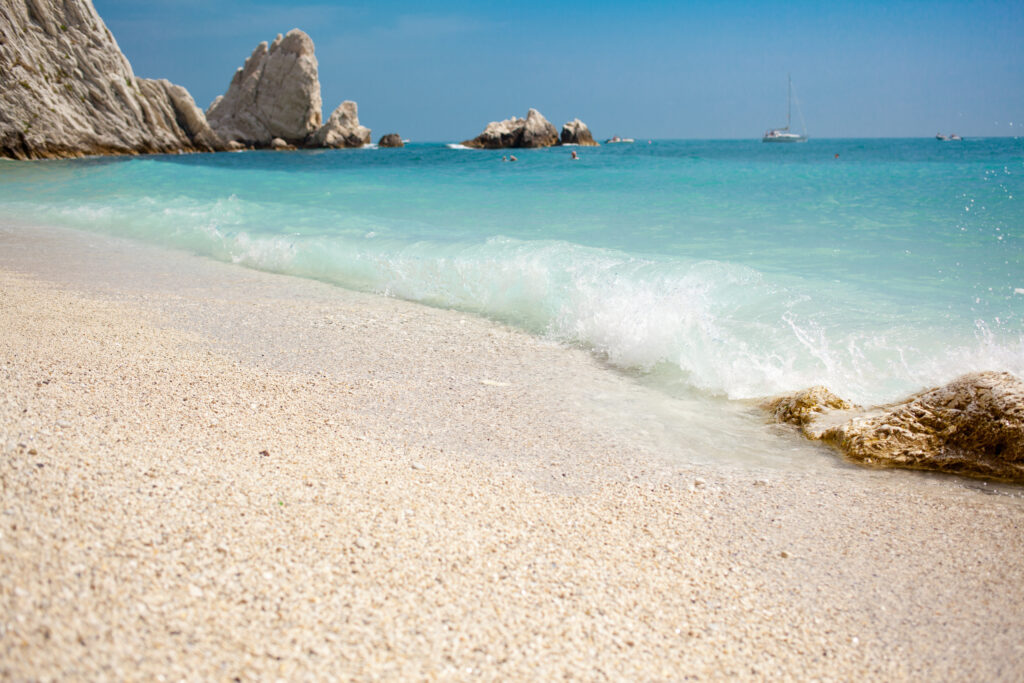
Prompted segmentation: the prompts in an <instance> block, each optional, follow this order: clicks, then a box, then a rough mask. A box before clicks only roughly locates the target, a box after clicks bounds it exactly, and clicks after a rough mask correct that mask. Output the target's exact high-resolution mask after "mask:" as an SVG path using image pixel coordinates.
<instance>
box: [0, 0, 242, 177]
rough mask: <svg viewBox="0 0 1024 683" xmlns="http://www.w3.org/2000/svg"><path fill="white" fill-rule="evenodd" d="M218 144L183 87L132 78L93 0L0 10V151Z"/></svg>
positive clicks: (124, 150) (18, 1) (18, 0)
mask: <svg viewBox="0 0 1024 683" xmlns="http://www.w3.org/2000/svg"><path fill="white" fill-rule="evenodd" d="M224 148H225V145H224V143H223V142H222V141H221V140H220V138H219V137H218V136H217V135H216V134H215V133H214V132H213V131H212V130H211V129H210V127H209V125H208V124H207V122H206V119H205V117H204V116H203V113H202V111H200V110H199V109H198V108H197V107H196V105H195V102H194V101H193V100H192V97H191V95H189V94H188V92H187V91H186V90H185V89H184V88H182V87H181V86H177V85H173V84H171V83H169V82H167V81H164V80H158V81H154V80H148V79H143V78H136V77H135V74H134V73H133V72H132V67H131V64H129V63H128V59H127V58H126V57H125V56H124V54H122V53H121V49H120V48H119V47H118V45H117V41H115V40H114V36H113V35H112V34H111V33H110V31H109V30H108V29H107V27H106V25H105V24H104V23H103V20H102V19H101V18H100V16H99V14H97V12H96V9H95V8H94V7H93V5H92V2H91V0H11V1H10V2H7V3H5V6H4V8H3V9H2V10H0V156H4V157H9V158H14V159H40V158H52V157H77V156H85V155H91V154H146V153H165V152H198V151H202V152H209V151H215V150H221V149H224Z"/></svg>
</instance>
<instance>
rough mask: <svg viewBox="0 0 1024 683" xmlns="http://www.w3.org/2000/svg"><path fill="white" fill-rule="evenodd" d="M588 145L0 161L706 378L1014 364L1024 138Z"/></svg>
mask: <svg viewBox="0 0 1024 683" xmlns="http://www.w3.org/2000/svg"><path fill="white" fill-rule="evenodd" d="M577 151H578V153H579V155H580V159H579V160H578V161H573V160H571V158H570V150H569V149H566V148H554V149H546V150H515V154H516V156H517V157H518V161H515V162H503V161H502V157H503V155H506V154H508V152H507V151H504V152H503V151H478V150H466V149H459V148H457V146H449V145H445V144H442V143H437V144H428V143H421V144H416V143H413V144H410V145H408V146H406V147H405V148H404V149H397V150H396V149H372V148H367V149H361V150H336V151H308V152H291V153H274V152H244V153H234V154H216V155H185V156H152V157H137V158H95V159H83V160H73V161H49V162H32V163H25V162H21V163H15V162H10V163H0V216H3V217H5V218H7V219H10V220H11V221H14V222H18V223H22V224H30V225H31V224H39V225H56V226H64V227H71V228H77V229H81V230H85V231H93V232H101V233H107V234H113V235H117V236H121V237H127V238H131V239H134V240H140V241H143V242H147V243H156V244H160V245H165V246H171V247H174V248H178V249H183V250H187V251H191V252H194V253H196V254H201V255H205V256H209V257H213V258H215V259H220V260H224V261H231V262H235V263H239V264H243V265H245V266H248V267H251V268H258V269H263V270H269V271H276V272H282V273H290V274H294V275H299V276H303V277H309V278H317V279H320V280H324V281H328V282H331V283H335V284H337V285H339V286H341V287H347V288H352V289H358V290H364V291H370V292H378V293H381V294H386V295H388V296H395V297H401V298H404V299H409V300H412V301H417V302H422V303H425V304H427V305H430V306H439V307H446V308H455V309H459V310H462V311H466V312H470V313H474V314H478V315H481V316H485V317H488V318H493V319H495V320H498V321H502V322H505V323H509V324H511V325H513V326H516V327H519V328H522V329H525V330H527V331H529V332H531V333H533V334H536V335H539V336H541V337H545V338H549V339H551V340H555V341H557V342H560V343H564V344H569V345H577V346H581V347H585V348H587V349H590V350H592V351H593V353H595V354H598V355H599V356H600V357H601V358H602V359H605V360H607V362H608V363H609V364H611V365H613V366H616V367H618V368H620V369H622V370H623V371H625V372H628V373H630V374H633V375H635V376H636V377H637V378H638V379H639V380H640V381H642V382H645V383H648V384H651V385H654V386H656V387H658V388H659V389H660V390H662V391H665V392H667V393H669V394H671V395H675V396H686V397H689V398H691V399H692V398H696V399H700V400H703V399H706V400H709V401H717V402H720V401H722V400H726V401H729V400H732V399H744V398H751V397H758V396H765V395H770V394H775V393H778V392H783V391H789V390H796V389H800V388H804V387H807V386H810V385H814V384H825V385H827V386H828V387H830V388H831V389H833V390H834V391H835V392H837V393H838V394H840V395H842V396H844V397H847V398H850V399H853V400H855V401H859V402H867V403H872V402H883V401H888V400H893V399H896V398H899V397H900V396H902V395H904V394H907V393H909V392H912V391H916V390H918V389H921V388H923V387H926V386H931V385H935V384H938V383H941V382H944V381H947V380H949V379H951V378H953V377H955V376H957V375H959V374H961V373H963V372H967V371H970V370H979V369H997V370H1010V371H1012V372H1015V373H1017V374H1020V375H1024V234H1022V232H1024V141H1022V140H1020V139H1015V138H998V139H966V140H964V141H962V142H945V143H943V142H938V141H936V140H932V139H912V140H890V139H885V140H815V139H812V140H810V141H809V142H808V143H806V144H797V145H765V144H762V143H761V142H759V141H653V142H651V143H648V142H647V141H646V140H642V141H640V140H638V141H637V142H636V143H635V144H618V145H604V146H602V147H600V148H577ZM837 155H838V156H837Z"/></svg>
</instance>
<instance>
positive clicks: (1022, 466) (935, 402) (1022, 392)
mask: <svg viewBox="0 0 1024 683" xmlns="http://www.w3.org/2000/svg"><path fill="white" fill-rule="evenodd" d="M762 407H764V408H765V409H766V410H768V411H769V412H770V413H772V415H773V416H775V418H776V419H777V420H779V421H781V422H789V423H792V424H796V425H798V426H799V427H800V429H801V431H802V432H803V433H804V434H805V435H806V436H807V437H808V438H811V439H821V440H823V441H825V442H826V443H829V444H831V445H832V446H834V447H836V448H838V449H839V450H840V451H841V452H842V453H843V454H844V455H845V456H846V457H848V458H849V459H851V460H853V461H855V462H858V463H861V464H865V465H870V466H874V467H904V468H909V469H922V470H937V471H941V472H953V473H956V474H965V475H970V476H979V477H994V478H998V479H1005V480H1009V481H1015V482H1021V483H1024V382H1022V381H1021V380H1020V379H1019V378H1018V377H1016V376H1015V375H1013V374H1010V373H1008V372H979V373H972V374H969V375H964V376H962V377H960V378H958V379H956V380H954V381H953V382H950V383H949V384H947V385H945V386H942V387H937V388H934V389H929V390H927V391H922V392H920V393H918V394H915V395H913V396H911V397H910V398H908V399H907V400H905V401H903V402H901V403H895V404H891V405H886V406H879V407H876V408H873V409H870V410H864V409H861V408H858V407H857V406H854V405H852V404H850V403H847V402H846V401H843V400H842V399H840V398H838V397H836V396H835V395H834V394H831V393H830V392H828V391H827V390H825V389H824V388H823V387H814V388H813V389H809V390H807V391H804V392H800V393H799V394H794V395H791V396H784V397H779V398H775V399H772V400H770V401H767V402H765V403H764V404H762Z"/></svg>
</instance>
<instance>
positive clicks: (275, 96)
mask: <svg viewBox="0 0 1024 683" xmlns="http://www.w3.org/2000/svg"><path fill="white" fill-rule="evenodd" d="M321 107H322V102H321V100H320V79H319V77H318V75H317V61H316V55H315V54H314V53H313V40H312V39H311V38H310V37H309V36H308V35H306V34H305V33H304V32H303V31H300V30H299V29H297V28H295V29H292V30H291V31H289V32H288V33H287V34H286V35H285V36H283V37H282V36H281V35H280V34H279V35H278V36H277V38H276V39H275V40H274V42H273V43H271V44H270V46H269V47H268V46H267V43H266V42H262V43H260V44H259V45H257V46H256V49H255V50H253V53H252V55H251V56H250V57H249V58H248V59H247V60H245V65H244V66H242V67H241V68H239V69H238V71H236V72H235V75H234V77H233V78H232V79H231V84H230V85H229V86H228V90H227V92H226V93H224V95H221V96H220V97H218V98H217V99H216V100H214V101H213V104H211V105H210V108H209V109H207V110H206V118H207V120H208V121H209V122H210V126H211V127H212V128H213V130H214V131H216V132H217V134H218V135H220V137H221V138H223V139H224V140H227V141H237V142H240V143H243V144H246V145H255V146H259V147H264V146H268V145H270V143H271V141H272V140H273V139H274V138H281V139H282V140H285V141H286V142H288V143H290V144H293V145H303V144H305V143H306V141H307V139H309V137H310V136H311V135H313V134H314V133H316V131H317V129H319V128H320V123H321V121H322V118H323V113H322V111H321Z"/></svg>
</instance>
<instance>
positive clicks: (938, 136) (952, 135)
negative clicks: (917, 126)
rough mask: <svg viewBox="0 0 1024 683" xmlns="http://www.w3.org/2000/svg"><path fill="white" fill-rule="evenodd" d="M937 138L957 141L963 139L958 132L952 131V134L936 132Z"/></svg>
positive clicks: (945, 140) (944, 140)
mask: <svg viewBox="0 0 1024 683" xmlns="http://www.w3.org/2000/svg"><path fill="white" fill-rule="evenodd" d="M935 139H936V140H941V141H942V142H956V141H957V140H963V138H962V137H960V136H959V135H957V134H956V133H951V134H950V135H943V134H942V133H936V134H935Z"/></svg>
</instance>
